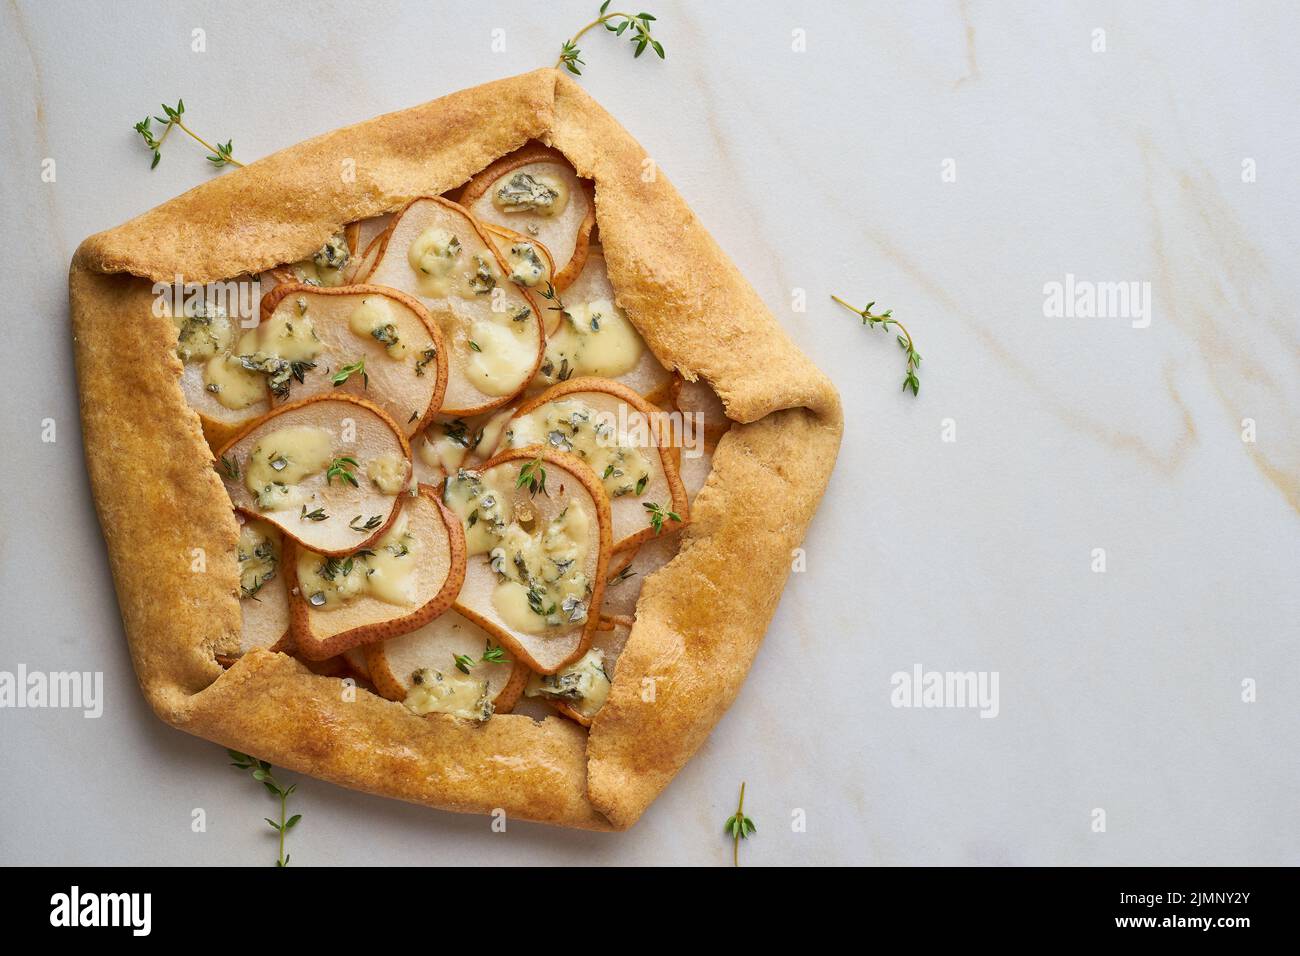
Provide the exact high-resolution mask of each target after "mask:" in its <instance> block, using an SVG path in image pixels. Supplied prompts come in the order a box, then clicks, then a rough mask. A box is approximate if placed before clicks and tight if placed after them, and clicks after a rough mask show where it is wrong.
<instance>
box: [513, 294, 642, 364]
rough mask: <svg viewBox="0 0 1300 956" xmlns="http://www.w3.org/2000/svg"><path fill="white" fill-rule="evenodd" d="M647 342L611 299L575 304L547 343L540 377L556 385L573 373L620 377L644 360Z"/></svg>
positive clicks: (568, 310)
mask: <svg viewBox="0 0 1300 956" xmlns="http://www.w3.org/2000/svg"><path fill="white" fill-rule="evenodd" d="M644 350H645V343H644V342H643V341H642V340H641V336H640V334H638V333H637V330H636V329H634V328H633V327H632V323H631V322H629V321H628V320H627V316H626V315H624V314H623V310H622V309H620V308H619V307H618V306H616V305H614V304H613V303H612V302H610V301H609V300H608V299H597V300H596V301H595V302H588V303H586V304H585V305H578V306H573V307H570V308H568V309H567V313H566V315H565V316H564V317H562V318H561V320H560V325H559V328H557V329H556V330H555V333H554V334H553V335H551V336H550V337H549V338H548V339H547V342H546V357H545V359H543V361H542V367H541V369H540V371H539V372H538V375H537V378H538V381H539V382H541V383H549V384H553V383H555V382H559V381H565V380H567V379H569V378H572V377H573V376H575V375H577V376H582V375H596V376H601V377H604V378H617V377H618V376H620V375H622V374H624V373H626V372H630V371H632V369H634V368H636V364H637V362H639V361H640V360H641V353H642V352H643V351H644Z"/></svg>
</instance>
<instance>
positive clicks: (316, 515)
mask: <svg viewBox="0 0 1300 956" xmlns="http://www.w3.org/2000/svg"><path fill="white" fill-rule="evenodd" d="M328 517H329V515H327V514H326V513H325V509H324V508H317V509H316V510H315V511H308V510H307V506H306V505H303V506H302V512H301V513H300V514H299V515H298V520H300V521H324V520H325V519H326V518H328Z"/></svg>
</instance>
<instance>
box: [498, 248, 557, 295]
mask: <svg viewBox="0 0 1300 956" xmlns="http://www.w3.org/2000/svg"><path fill="white" fill-rule="evenodd" d="M506 261H507V262H509V263H510V281H511V282H513V283H514V284H515V285H521V286H524V287H525V288H529V289H531V288H532V287H533V286H535V285H537V284H538V283H540V282H548V281H550V278H551V270H550V269H549V268H548V267H547V264H546V260H545V259H543V258H542V256H541V253H539V252H538V251H537V247H536V246H534V245H533V244H532V243H531V242H516V243H514V244H513V245H511V246H510V248H509V249H508V250H507V251H506Z"/></svg>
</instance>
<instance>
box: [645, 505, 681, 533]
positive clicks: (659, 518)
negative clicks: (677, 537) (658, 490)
mask: <svg viewBox="0 0 1300 956" xmlns="http://www.w3.org/2000/svg"><path fill="white" fill-rule="evenodd" d="M642 507H643V508H645V510H646V511H648V512H650V527H652V528H654V529H655V534H658V533H659V532H661V531H663V530H664V521H665V520H666V519H672V520H673V521H681V520H682V516H681V515H679V514H678V513H677V512H676V511H665V510H664V509H663V508H661V507H660V506H659V505H658V504H656V503H655V502H653V501H644V502H642Z"/></svg>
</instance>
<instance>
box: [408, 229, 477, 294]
mask: <svg viewBox="0 0 1300 956" xmlns="http://www.w3.org/2000/svg"><path fill="white" fill-rule="evenodd" d="M462 251H463V250H462V248H461V244H460V240H459V239H457V238H456V237H455V236H454V235H452V233H450V232H449V231H447V230H446V229H443V228H442V227H441V226H430V227H429V228H428V229H426V230H424V232H422V233H420V234H419V235H418V236H416V238H415V241H414V242H412V243H411V247H410V248H409V249H407V251H406V260H407V262H409V263H410V264H411V268H412V269H414V270H415V271H416V272H418V273H419V283H418V285H419V289H420V292H421V293H422V294H424V295H427V296H430V297H431V298H442V297H444V296H446V294H447V292H448V291H449V290H450V288H451V278H452V275H453V274H454V273H455V271H456V263H457V260H458V259H459V258H460V255H461V252H462Z"/></svg>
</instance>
